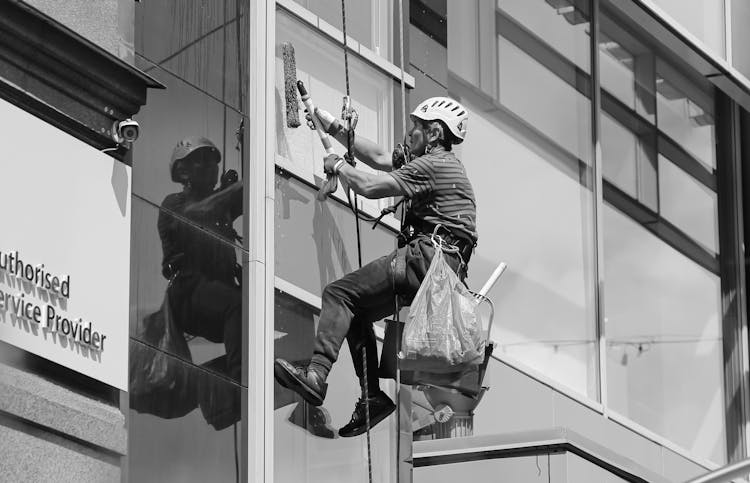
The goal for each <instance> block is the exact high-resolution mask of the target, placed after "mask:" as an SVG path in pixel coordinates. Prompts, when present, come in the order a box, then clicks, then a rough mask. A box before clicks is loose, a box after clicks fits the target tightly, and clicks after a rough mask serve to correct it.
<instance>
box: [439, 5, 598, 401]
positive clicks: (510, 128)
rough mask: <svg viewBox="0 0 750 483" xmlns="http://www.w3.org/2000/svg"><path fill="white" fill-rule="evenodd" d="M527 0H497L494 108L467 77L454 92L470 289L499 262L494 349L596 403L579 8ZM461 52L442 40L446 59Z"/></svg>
mask: <svg viewBox="0 0 750 483" xmlns="http://www.w3.org/2000/svg"><path fill="white" fill-rule="evenodd" d="M531 3H533V5H532V4H531ZM531 3H529V2H521V1H500V2H498V3H497V6H498V10H497V12H496V33H497V42H498V44H497V49H498V56H497V62H498V64H497V73H496V75H497V79H498V85H499V91H498V93H497V96H496V106H495V107H496V109H495V110H493V111H491V110H488V108H487V104H486V102H487V101H486V100H485V98H484V97H483V95H482V93H481V91H480V89H479V86H478V85H477V84H476V82H475V81H474V82H473V81H472V80H471V79H464V80H465V81H466V84H462V85H461V88H460V89H459V90H458V91H457V95H459V96H461V100H462V102H464V103H465V105H466V107H467V108H468V110H469V118H470V128H469V132H468V135H467V137H466V140H465V141H464V143H463V144H461V145H460V146H459V150H458V157H459V158H460V159H461V161H462V162H463V163H464V165H465V166H466V171H467V174H468V176H469V178H470V179H471V181H472V184H473V187H474V192H475V195H476V199H477V227H478V231H479V244H478V246H477V248H476V251H475V254H474V256H473V257H472V260H471V263H470V265H469V285H470V286H471V287H473V288H479V287H481V286H482V284H483V283H484V282H485V281H486V280H487V278H488V277H489V275H490V274H491V273H492V271H493V270H494V269H495V267H496V266H497V264H498V263H500V262H506V263H507V264H508V270H507V271H506V273H505V274H504V275H503V277H502V279H501V280H500V282H499V283H498V285H497V286H496V287H495V288H494V289H493V291H491V292H490V296H491V297H492V299H493V301H494V302H495V308H496V312H495V319H494V326H493V332H492V338H493V339H494V340H495V341H497V342H498V344H499V345H498V346H497V347H496V349H495V354H497V355H500V356H501V357H505V358H507V359H511V360H514V361H517V362H518V363H520V364H522V365H525V366H527V367H530V368H532V369H535V370H537V371H539V372H540V373H542V374H544V375H546V376H547V377H549V378H551V379H552V380H554V381H556V382H557V383H559V384H560V385H562V386H564V387H567V388H569V389H571V390H572V391H575V392H578V393H580V394H583V395H586V396H588V397H590V398H592V399H595V398H596V397H597V391H598V389H597V372H598V371H597V350H596V330H595V327H596V325H595V320H596V319H595V306H594V299H593V293H594V292H593V288H594V282H593V280H594V273H593V259H592V254H593V240H594V238H593V215H592V209H593V202H594V200H593V197H592V193H591V191H590V183H589V181H588V180H589V179H590V177H591V169H590V166H589V164H588V160H589V159H590V154H591V147H592V142H591V128H590V118H591V105H590V100H589V99H588V97H587V96H588V94H587V92H588V89H589V81H588V79H587V76H586V74H585V71H586V70H588V69H589V66H590V62H589V56H590V47H589V43H588V36H587V35H586V33H585V32H586V29H587V28H588V20H587V19H586V18H585V11H587V10H586V9H584V10H580V11H579V10H576V11H568V10H562V11H558V10H557V9H555V8H553V7H551V6H550V5H549V4H548V2H543V1H539V2H531ZM448 7H449V14H448V18H449V22H450V18H452V17H451V12H452V9H453V8H454V5H453V3H452V2H448ZM582 12H584V13H583V14H582ZM579 14H580V15H579ZM461 48H462V45H461V39H456V38H455V37H451V36H450V35H449V37H448V51H449V52H448V56H449V58H451V57H452V56H453V57H454V58H455V56H456V55H461V53H460V52H461V50H460V49H461ZM454 49H458V50H457V51H458V52H459V54H457V53H456V52H457V51H456V50H454ZM453 74H454V75H459V76H462V75H463V74H462V73H461V72H453ZM469 84H472V85H473V86H474V87H467V85H469ZM540 301H543V303H540Z"/></svg>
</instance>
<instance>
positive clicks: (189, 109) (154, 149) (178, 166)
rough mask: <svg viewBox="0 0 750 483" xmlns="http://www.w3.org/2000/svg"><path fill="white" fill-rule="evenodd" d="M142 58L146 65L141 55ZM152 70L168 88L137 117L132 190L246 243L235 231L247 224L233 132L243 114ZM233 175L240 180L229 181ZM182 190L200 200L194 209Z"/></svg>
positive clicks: (152, 97)
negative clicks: (219, 228)
mask: <svg viewBox="0 0 750 483" xmlns="http://www.w3.org/2000/svg"><path fill="white" fill-rule="evenodd" d="M139 63H140V64H142V65H148V64H144V61H143V60H142V59H140V61H139ZM150 74H151V75H153V76H154V77H156V78H158V79H159V80H160V81H161V82H163V83H164V84H165V85H166V86H167V89H166V90H163V91H154V92H152V93H150V94H149V103H148V106H145V107H144V108H143V109H142V110H141V114H140V115H139V117H138V120H139V122H140V124H141V136H140V137H139V138H138V142H137V143H135V144H134V145H133V166H134V167H133V193H135V194H136V195H139V196H141V197H143V198H145V199H146V200H148V201H150V202H151V203H154V204H159V205H162V206H164V207H165V208H168V209H171V210H172V211H175V212H177V213H178V214H182V215H184V216H186V217H189V218H191V219H192V220H193V221H195V222H196V223H199V224H201V225H203V226H204V228H206V229H208V230H210V231H213V232H215V233H216V232H219V233H220V234H221V235H222V236H224V238H226V239H227V240H229V241H231V242H234V243H236V244H237V245H238V246H242V240H241V239H240V238H238V237H237V236H235V234H233V233H232V230H231V229H233V230H234V231H236V232H237V233H239V234H241V233H242V230H243V225H244V217H243V216H242V208H243V199H242V193H241V190H239V188H241V185H242V184H243V183H245V181H246V180H245V177H244V176H243V172H242V171H243V170H242V161H241V152H240V150H239V149H238V144H237V138H236V135H235V133H236V130H237V128H238V127H239V126H240V123H241V119H242V118H241V115H240V114H239V113H238V112H236V111H235V110H233V109H231V108H229V107H226V106H225V105H224V104H221V103H220V102H218V101H216V100H215V99H212V98H211V97H209V96H207V95H206V94H205V93H203V92H201V91H200V90H198V89H196V88H195V87H193V86H191V85H189V84H188V83H186V82H184V81H183V80H181V79H179V78H177V77H175V76H173V75H172V74H169V73H168V72H166V71H164V70H161V69H154V70H152V71H151V72H150ZM178 143H179V144H180V145H181V146H180V147H178ZM211 145H213V146H214V147H213V148H212V147H211ZM217 155H218V156H217ZM173 158H175V163H173V162H172V159H173ZM211 160H213V162H211ZM233 175H236V177H235V178H234V179H238V181H237V183H240V184H235V185H231V183H230V180H231V179H232V176H233ZM224 188H227V189H226V190H225V189H224ZM180 193H182V194H183V195H184V196H187V198H189V199H190V200H191V201H194V202H196V203H197V204H196V205H195V206H193V213H192V214H189V213H187V212H186V210H188V206H187V205H186V204H185V203H181V202H180V201H179V200H178V198H180V197H183V195H180ZM220 193H221V194H220ZM232 193H233V194H232ZM168 197H169V198H168ZM199 202H200V203H199ZM227 224H229V226H224V225H227ZM219 225H222V228H221V230H218V231H217V227H218V226H219ZM230 228H231V229H230Z"/></svg>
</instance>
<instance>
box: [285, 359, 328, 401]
mask: <svg viewBox="0 0 750 483" xmlns="http://www.w3.org/2000/svg"><path fill="white" fill-rule="evenodd" d="M273 375H274V377H275V378H276V380H277V381H278V382H279V384H281V385H282V386H283V387H285V388H287V389H289V390H291V391H294V392H296V393H297V394H299V395H300V396H302V399H304V400H305V401H307V402H308V403H310V404H312V405H313V406H322V405H323V399H321V398H320V396H318V395H317V394H316V393H314V392H312V391H310V390H309V389H308V388H307V387H306V386H304V385H302V384H300V382H299V381H298V380H297V378H296V377H294V376H293V375H292V374H290V373H289V371H287V370H286V368H285V367H284V366H282V365H281V364H279V363H278V362H274V363H273Z"/></svg>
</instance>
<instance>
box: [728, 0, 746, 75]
mask: <svg viewBox="0 0 750 483" xmlns="http://www.w3.org/2000/svg"><path fill="white" fill-rule="evenodd" d="M731 1H732V3H731V8H732V10H731V12H732V15H731V17H732V65H734V67H735V68H736V69H737V70H739V71H740V72H741V73H742V74H744V75H745V77H748V78H750V50H748V49H747V45H750V31H749V30H748V29H747V28H746V27H747V25H748V24H749V23H750V2H742V1H738V0H731Z"/></svg>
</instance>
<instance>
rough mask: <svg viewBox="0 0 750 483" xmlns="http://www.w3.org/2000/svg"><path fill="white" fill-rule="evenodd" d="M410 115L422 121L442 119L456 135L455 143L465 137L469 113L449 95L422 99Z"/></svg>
mask: <svg viewBox="0 0 750 483" xmlns="http://www.w3.org/2000/svg"><path fill="white" fill-rule="evenodd" d="M411 115H412V116H413V117H416V118H417V119H421V120H423V121H443V122H444V123H445V125H446V126H448V129H450V131H451V133H453V136H455V137H456V141H455V144H461V143H462V142H463V140H464V137H466V123H467V122H468V120H469V114H468V113H467V112H466V108H464V106H462V105H461V104H459V103H458V101H456V100H454V99H451V98H450V97H430V98H429V99H426V100H424V101H422V103H421V104H419V105H418V106H417V108H416V109H414V112H412V113H411Z"/></svg>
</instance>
